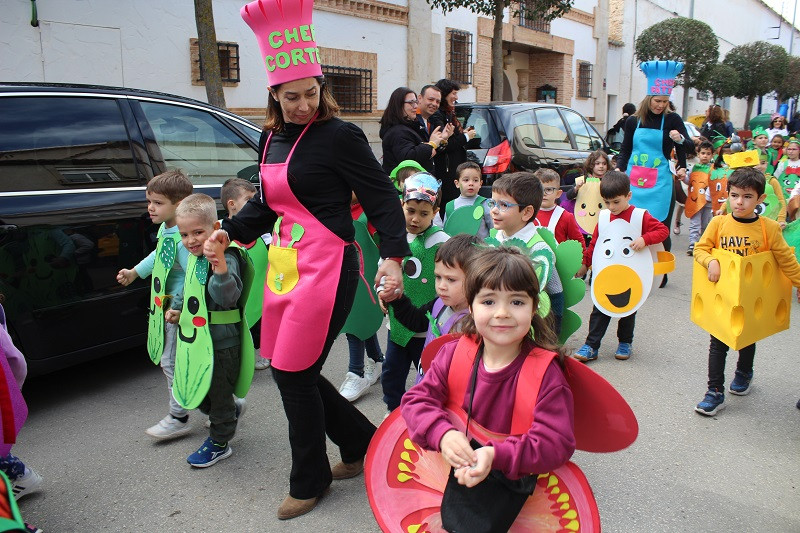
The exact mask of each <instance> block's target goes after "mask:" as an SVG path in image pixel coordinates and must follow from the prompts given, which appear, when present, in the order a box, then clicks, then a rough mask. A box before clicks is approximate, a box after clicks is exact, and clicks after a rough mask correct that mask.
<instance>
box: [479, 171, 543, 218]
mask: <svg viewBox="0 0 800 533" xmlns="http://www.w3.org/2000/svg"><path fill="white" fill-rule="evenodd" d="M492 191H494V192H498V193H500V194H505V195H507V196H510V197H511V198H513V199H514V202H515V203H518V204H519V208H520V210H522V209H524V208H525V207H527V206H529V205H530V206H532V207H533V216H532V217H531V220H533V219H534V218H536V214H537V213H538V212H539V208H540V207H542V196H544V188H543V187H542V182H540V181H539V180H538V179H536V176H534V175H533V173H532V172H514V173H513V174H505V175H503V176H500V177H499V178H497V179H496V180H495V182H494V183H492Z"/></svg>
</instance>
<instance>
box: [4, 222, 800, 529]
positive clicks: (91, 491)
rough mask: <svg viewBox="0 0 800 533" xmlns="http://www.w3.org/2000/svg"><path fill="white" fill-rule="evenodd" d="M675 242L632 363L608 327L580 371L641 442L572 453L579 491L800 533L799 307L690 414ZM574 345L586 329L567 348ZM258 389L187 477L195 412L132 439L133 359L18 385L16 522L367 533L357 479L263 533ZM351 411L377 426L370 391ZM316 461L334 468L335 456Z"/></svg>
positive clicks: (263, 375)
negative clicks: (787, 325) (720, 391)
mask: <svg viewBox="0 0 800 533" xmlns="http://www.w3.org/2000/svg"><path fill="white" fill-rule="evenodd" d="M686 228H687V226H686V225H684V229H686ZM676 241H677V243H676V250H677V252H678V257H677V270H676V272H675V273H673V274H671V275H670V283H669V285H668V286H667V287H666V288H665V289H660V290H658V289H655V290H654V293H653V294H652V295H651V297H650V299H649V300H648V301H647V302H646V303H645V305H644V307H643V308H642V309H641V310H640V312H639V315H638V318H637V324H636V337H635V339H634V354H633V356H632V357H631V359H630V360H628V361H624V362H622V361H616V360H615V359H614V358H613V356H612V354H613V350H614V348H615V347H616V339H615V338H614V331H615V330H614V329H613V328H615V327H616V326H615V322H612V326H611V328H610V332H609V334H607V336H606V342H605V343H604V344H603V346H602V348H601V356H600V359H599V360H598V361H596V362H593V363H591V365H592V368H593V369H594V370H596V371H597V372H599V373H601V374H602V375H603V376H605V377H606V379H608V380H609V381H610V382H611V383H612V384H614V385H615V386H616V387H617V388H618V390H619V391H620V392H621V393H622V394H623V395H624V396H625V398H626V399H627V400H628V402H629V403H630V404H631V406H632V407H633V410H634V412H635V413H636V415H637V417H638V420H639V425H640V434H639V438H638V440H637V441H636V442H635V443H634V444H633V445H632V446H631V447H630V448H628V449H627V450H624V451H622V452H618V453H613V454H589V453H584V452H578V453H576V454H575V456H574V457H573V461H574V462H575V463H577V464H578V465H579V466H580V467H581V468H582V469H583V471H584V473H585V474H586V476H587V478H588V479H589V482H590V483H591V485H592V488H593V490H594V493H595V496H596V498H597V502H598V505H599V508H600V515H601V518H602V522H603V528H604V530H605V531H610V532H624V533H629V532H651V531H657V532H673V531H674V532H694V531H697V532H700V531H703V532H716V531H720V532H722V531H747V532H756V531H770V532H772V531H781V532H800V503H798V502H800V497H798V496H799V494H798V493H799V492H800V490H799V487H800V410H798V409H796V408H795V403H796V402H797V400H798V398H800V371H798V363H797V358H798V355H800V350H799V349H798V345H797V344H796V343H797V335H796V334H797V332H798V331H800V330H799V329H798V327H800V326H798V324H800V305H798V304H796V303H795V304H793V306H792V324H793V325H792V328H791V329H790V330H789V331H785V332H782V333H780V334H778V335H775V336H773V337H770V338H768V339H766V340H764V341H763V342H760V343H759V344H758V349H757V356H756V365H755V381H754V385H753V392H752V393H751V394H750V395H749V396H745V397H737V396H732V395H727V397H726V402H727V403H728V406H727V409H725V410H723V411H721V413H720V414H719V415H718V416H717V417H713V418H706V417H701V416H699V415H697V414H695V413H694V412H693V407H694V405H695V404H696V403H697V402H698V401H700V399H702V397H703V394H704V392H705V383H706V364H707V350H708V335H707V334H706V333H705V332H703V331H702V330H701V329H700V328H698V327H697V326H695V325H693V324H692V323H691V322H690V321H689V300H690V298H689V294H690V285H691V276H690V274H691V259H690V258H688V257H686V256H685V255H683V251H684V250H685V249H686V244H687V237H686V235H685V234H684V235H683V236H681V237H678V238H677V239H676ZM590 308H591V306H590V301H589V300H588V298H587V299H585V300H584V301H583V302H581V303H580V304H579V306H578V310H579V314H581V316H582V317H583V318H584V321H587V320H588V315H589V310H590ZM791 332H794V335H792V333H791ZM585 334H586V325H585V324H584V326H583V327H582V328H581V330H580V331H579V332H578V333H577V334H576V335H575V336H573V338H572V339H571V342H570V345H571V346H572V348H573V349H574V348H576V347H577V346H579V345H580V344H582V341H583V339H584V336H585ZM381 344H382V345H384V344H385V341H384V339H382V340H381ZM734 357H735V356H734ZM730 359H732V360H729V364H728V368H727V369H726V376H727V380H728V381H729V380H730V379H731V377H732V375H733V370H734V367H735V358H730ZM346 369H347V345H346V342H345V341H344V339H343V338H342V339H340V340H338V341H337V343H336V344H335V346H334V350H333V352H332V354H331V356H330V358H329V360H328V363H327V364H326V367H325V374H326V375H327V376H328V377H329V378H330V379H331V380H332V381H334V382H335V384H336V385H337V386H338V385H339V383H341V380H342V379H343V378H344V374H345V372H346ZM256 374H257V375H256V378H255V381H254V384H253V389H252V390H251V392H250V395H249V396H248V410H247V413H246V414H245V415H244V416H243V418H242V421H241V423H240V426H239V430H238V435H237V436H236V438H235V439H234V440H233V442H232V446H233V448H234V454H233V456H232V457H231V458H230V459H227V460H225V461H223V462H221V463H219V464H217V465H215V466H213V467H211V468H209V469H204V470H196V469H192V468H190V467H189V466H188V465H187V463H186V456H187V455H188V454H189V453H191V452H193V451H194V450H195V449H196V448H197V447H198V446H199V444H200V443H201V442H202V441H203V439H204V438H205V436H206V435H207V433H206V430H205V429H204V428H203V425H202V424H203V417H202V415H200V414H199V413H198V414H196V415H194V414H193V415H192V416H191V417H190V423H191V424H192V426H193V427H194V432H193V433H192V434H190V435H189V436H187V437H185V438H183V439H181V440H178V441H172V442H168V443H163V444H162V443H155V442H153V441H152V440H151V439H150V438H149V437H148V436H147V435H145V433H144V430H145V428H147V427H148V426H150V425H151V424H153V423H155V422H157V421H158V420H159V419H160V418H161V417H162V416H164V414H165V413H166V397H165V394H166V387H165V386H164V378H163V375H162V373H161V371H160V369H158V368H156V367H155V366H153V365H152V364H151V363H150V361H149V359H148V357H147V355H146V352H145V349H144V348H142V349H141V350H138V351H135V352H125V353H120V354H118V355H115V356H112V357H108V358H105V359H103V360H100V361H97V362H95V363H93V364H90V365H84V366H80V367H76V368H73V369H70V370H67V371H62V372H59V373H56V374H51V375H48V376H43V377H40V378H37V379H32V380H31V381H30V382H29V383H27V384H26V386H25V389H24V392H25V395H26V397H27V399H28V404H29V406H30V416H29V419H28V422H27V424H26V426H25V427H24V428H23V430H22V432H21V434H20V436H19V444H18V445H16V446H15V448H14V452H15V453H16V454H17V455H19V456H20V457H21V458H22V459H23V460H24V461H26V462H27V463H29V464H30V465H31V466H33V467H34V468H35V469H36V470H37V471H39V472H40V473H41V474H42V475H43V476H44V480H45V482H44V485H43V490H42V491H41V492H40V493H38V494H34V495H31V496H28V497H27V498H25V499H24V500H22V502H21V510H22V512H23V515H24V516H25V517H26V519H27V520H28V521H30V522H32V523H35V524H37V525H38V526H39V527H41V528H43V529H44V530H45V532H47V533H67V532H81V533H84V532H95V531H136V532H157V531H170V532H172V531H175V532H183V531H198V532H200V531H202V532H206V531H208V532H233V531H236V532H251V531H252V532H255V531H260V532H262V531H263V532H279V531H359V532H360V531H378V527H377V525H376V522H375V520H374V518H373V516H372V512H371V511H370V508H369V504H368V502H367V498H366V495H365V491H364V482H363V477H358V478H355V479H352V480H347V481H339V482H334V485H333V487H332V490H331V491H330V493H329V494H328V495H327V496H326V497H325V498H324V499H323V500H322V501H321V502H320V504H319V506H318V507H317V508H316V509H315V510H314V511H313V512H312V513H310V514H308V515H306V516H303V517H300V518H296V519H294V520H290V521H286V522H281V521H279V520H277V519H276V518H275V511H276V509H277V507H278V505H279V504H280V502H281V501H282V499H283V497H284V496H285V495H286V493H287V491H288V471H289V468H290V454H289V450H288V448H287V443H288V438H287V428H286V420H285V418H284V415H283V411H282V407H281V405H280V400H279V398H278V394H277V388H276V386H275V384H274V382H273V381H272V378H271V375H270V372H269V371H262V372H257V373H256ZM358 406H359V408H360V409H362V410H363V411H364V412H365V413H366V414H367V415H368V416H369V417H370V419H371V420H372V421H373V422H375V423H379V422H380V421H381V420H382V418H383V414H384V409H385V408H384V405H383V403H382V401H381V391H380V385H376V386H374V387H373V388H372V389H371V390H370V392H369V393H368V394H367V395H366V396H364V397H362V398H361V399H360V400H359V401H358ZM329 452H330V456H331V463H332V464H333V463H335V462H337V461H338V460H339V457H338V454H337V451H336V450H335V449H330V450H329Z"/></svg>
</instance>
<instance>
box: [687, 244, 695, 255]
mask: <svg viewBox="0 0 800 533" xmlns="http://www.w3.org/2000/svg"><path fill="white" fill-rule="evenodd" d="M686 255H688V256H689V257H691V256H693V255H694V244H690V245H689V248H688V249H687V250H686Z"/></svg>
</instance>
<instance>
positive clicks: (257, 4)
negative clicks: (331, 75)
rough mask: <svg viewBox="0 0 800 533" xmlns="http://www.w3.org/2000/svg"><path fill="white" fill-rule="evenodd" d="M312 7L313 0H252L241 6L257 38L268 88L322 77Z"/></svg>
mask: <svg viewBox="0 0 800 533" xmlns="http://www.w3.org/2000/svg"><path fill="white" fill-rule="evenodd" d="M313 8H314V2H313V0H254V1H253V2H250V3H249V4H247V5H246V6H244V7H243V8H242V18H243V19H244V21H245V22H246V23H247V25H248V26H250V29H252V30H253V32H255V34H256V39H258V47H259V48H260V49H261V55H262V56H263V57H264V64H265V66H266V67H267V82H268V84H269V86H270V87H275V86H276V85H280V84H281V83H286V82H287V81H294V80H299V79H302V78H310V77H313V76H322V66H321V65H320V62H319V48H317V43H316V40H315V39H314V24H312V22H311V15H312V10H313Z"/></svg>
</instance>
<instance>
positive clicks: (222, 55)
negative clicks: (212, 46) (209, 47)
mask: <svg viewBox="0 0 800 533" xmlns="http://www.w3.org/2000/svg"><path fill="white" fill-rule="evenodd" d="M217 50H218V52H219V73H220V76H221V77H222V81H227V82H232V83H238V82H239V81H240V80H239V45H238V44H236V43H224V42H217ZM197 57H198V61H199V63H200V81H204V77H203V58H202V57H201V56H200V54H199V53H198V55H197Z"/></svg>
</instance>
